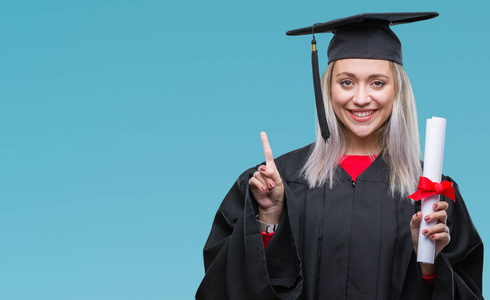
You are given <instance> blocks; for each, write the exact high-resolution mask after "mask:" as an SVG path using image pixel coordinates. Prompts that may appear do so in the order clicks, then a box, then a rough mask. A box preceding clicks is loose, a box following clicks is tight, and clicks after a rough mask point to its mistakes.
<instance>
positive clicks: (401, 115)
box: [301, 62, 422, 196]
mask: <svg viewBox="0 0 490 300" xmlns="http://www.w3.org/2000/svg"><path fill="white" fill-rule="evenodd" d="M390 64H391V70H392V71H393V78H394V82H395V99H394V103H393V110H392V112H391V116H390V117H389V118H388V120H387V121H386V123H385V124H384V125H383V126H381V127H380V128H379V129H378V130H377V131H376V132H375V134H376V143H377V146H378V148H379V149H381V150H382V152H381V153H382V155H383V157H382V158H383V159H384V160H385V161H386V163H387V164H388V165H389V167H390V191H391V194H392V195H394V194H395V193H400V194H401V195H403V196H405V195H408V194H409V193H411V192H413V191H414V190H415V189H416V187H417V184H418V178H419V176H420V174H421V173H422V171H421V166H420V142H419V132H418V124H417V110H416V107H415V97H414V95H413V91H412V86H411V84H410V81H409V79H408V76H407V74H406V73H405V70H404V69H403V67H402V66H401V65H399V64H397V63H394V62H390ZM334 65H335V62H331V63H330V64H329V65H328V68H327V70H326V71H325V73H323V76H322V78H321V82H322V93H323V99H324V107H325V113H326V116H327V122H328V126H329V128H330V134H331V136H330V139H329V141H328V143H325V141H324V140H323V138H322V135H321V132H320V129H319V127H318V124H317V133H316V136H317V137H316V142H315V144H314V147H313V149H312V151H311V153H310V156H309V157H308V160H307V161H306V164H305V166H304V167H303V169H302V171H301V172H302V174H303V176H304V177H305V178H306V180H307V181H308V184H309V186H310V187H311V188H314V187H318V186H322V185H324V184H326V183H327V182H328V183H329V186H330V188H332V187H333V184H334V181H335V173H336V170H337V168H339V164H338V162H339V160H340V159H341V157H342V155H343V154H344V153H345V151H346V149H347V136H346V133H345V128H344V126H343V125H342V124H341V123H340V122H339V120H338V119H337V117H336V115H335V113H334V110H333V107H332V101H331V93H330V90H331V86H332V72H333V66H334ZM317 123H318V122H317Z"/></svg>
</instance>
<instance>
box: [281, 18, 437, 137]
mask: <svg viewBox="0 0 490 300" xmlns="http://www.w3.org/2000/svg"><path fill="white" fill-rule="evenodd" d="M438 15H439V14H438V13H437V12H418V13H365V14H359V15H355V16H351V17H347V18H342V19H336V20H332V21H329V22H325V23H317V24H314V25H313V26H309V27H304V28H300V29H295V30H290V31H288V32H286V34H287V35H305V34H312V35H313V39H312V41H311V45H312V52H311V63H312V67H313V85H314V88H315V98H316V111H317V114H318V123H319V125H320V130H321V134H322V137H323V139H324V140H325V141H327V140H328V138H329V137H330V130H329V129H328V124H327V119H326V116H325V109H324V106H323V97H322V91H321V85H320V74H319V71H318V53H317V50H316V40H315V33H322V32H332V33H333V34H334V36H333V38H332V40H331V41H330V44H329V45H328V51H327V56H328V62H329V63H330V62H332V61H335V60H339V59H344V58H368V59H383V60H389V61H393V62H396V63H398V64H400V65H402V64H403V60H402V46H401V43H400V40H399V39H398V37H397V36H396V35H395V33H394V32H393V31H392V30H391V29H390V26H392V25H398V24H405V23H412V22H417V21H423V20H427V19H432V18H435V17H437V16H438Z"/></svg>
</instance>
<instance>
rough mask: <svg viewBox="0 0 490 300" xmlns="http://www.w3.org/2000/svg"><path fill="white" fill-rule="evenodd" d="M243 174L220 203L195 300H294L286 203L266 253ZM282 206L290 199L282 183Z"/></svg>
mask: <svg viewBox="0 0 490 300" xmlns="http://www.w3.org/2000/svg"><path fill="white" fill-rule="evenodd" d="M254 171H255V169H250V170H248V171H246V172H245V173H243V174H242V175H241V176H240V177H239V179H238V180H237V181H236V182H235V184H234V185H233V187H232V188H231V190H230V191H229V192H228V194H227V195H226V197H225V199H224V200H223V202H222V203H221V206H220V208H219V209H218V212H217V213H216V217H215V219H214V222H213V226H212V228H211V233H210V235H209V237H208V240H207V242H206V244H205V246H204V268H205V276H204V279H203V280H202V282H201V285H200V286H199V289H198V291H197V294H196V299H220V300H221V299H297V298H298V297H299V295H300V293H301V289H302V275H301V263H300V258H299V255H298V251H297V247H296V245H295V242H294V239H293V234H292V231H291V226H290V224H289V216H288V210H287V204H286V205H285V210H284V212H283V215H282V217H281V221H280V223H279V226H278V229H277V231H276V232H275V234H274V236H273V238H272V239H271V241H270V243H269V245H268V246H267V249H264V244H263V241H262V235H261V233H260V230H259V227H258V225H257V220H256V214H257V213H256V211H257V208H256V202H255V200H254V199H253V196H252V194H251V193H250V189H249V185H248V180H249V179H250V177H251V176H252V174H253V172H254ZM283 182H284V185H285V201H286V203H287V201H291V198H292V197H293V195H292V192H291V191H290V189H289V187H288V186H287V183H286V182H285V181H284V180H283Z"/></svg>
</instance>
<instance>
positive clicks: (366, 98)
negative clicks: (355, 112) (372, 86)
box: [352, 86, 371, 106]
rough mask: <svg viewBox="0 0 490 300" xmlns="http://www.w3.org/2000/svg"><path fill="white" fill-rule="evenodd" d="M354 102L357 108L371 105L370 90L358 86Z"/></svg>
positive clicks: (353, 98)
mask: <svg viewBox="0 0 490 300" xmlns="http://www.w3.org/2000/svg"><path fill="white" fill-rule="evenodd" d="M352 102H354V104H356V105H357V106H366V105H368V104H369V103H371V95H370V94H369V89H368V88H366V87H364V86H358V88H357V89H356V92H355V94H354V97H352Z"/></svg>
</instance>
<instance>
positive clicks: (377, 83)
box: [372, 80, 385, 88]
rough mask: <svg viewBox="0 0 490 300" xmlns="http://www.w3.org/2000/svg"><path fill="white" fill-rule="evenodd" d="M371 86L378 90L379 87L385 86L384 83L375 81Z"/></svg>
mask: <svg viewBox="0 0 490 300" xmlns="http://www.w3.org/2000/svg"><path fill="white" fill-rule="evenodd" d="M372 85H373V86H374V87H377V88H380V87H383V86H384V85H385V83H384V82H383V81H381V80H376V81H375V82H373V83H372Z"/></svg>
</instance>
